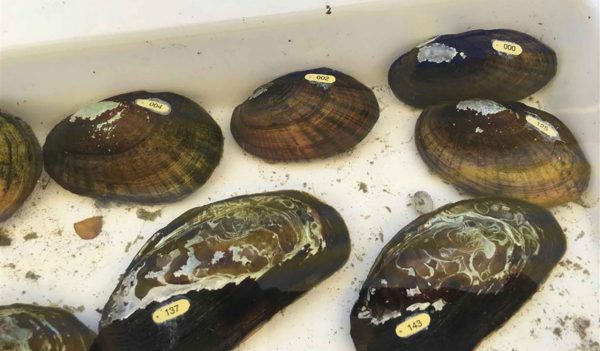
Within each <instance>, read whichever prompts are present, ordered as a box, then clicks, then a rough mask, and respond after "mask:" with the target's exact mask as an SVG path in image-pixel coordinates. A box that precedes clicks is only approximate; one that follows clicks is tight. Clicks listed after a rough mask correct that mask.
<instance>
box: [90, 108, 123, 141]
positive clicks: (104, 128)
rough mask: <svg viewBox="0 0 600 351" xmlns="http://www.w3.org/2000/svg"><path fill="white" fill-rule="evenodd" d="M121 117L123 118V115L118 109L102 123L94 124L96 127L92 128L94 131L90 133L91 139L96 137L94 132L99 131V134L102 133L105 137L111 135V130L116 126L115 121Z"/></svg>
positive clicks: (108, 137) (107, 137)
mask: <svg viewBox="0 0 600 351" xmlns="http://www.w3.org/2000/svg"><path fill="white" fill-rule="evenodd" d="M121 118H123V115H122V114H121V111H119V112H117V113H116V114H115V115H114V116H112V117H111V118H110V119H108V120H106V121H104V122H102V123H98V124H97V125H96V128H95V129H94V132H93V133H92V138H93V139H95V138H96V136H97V134H96V133H101V134H104V136H105V138H106V139H110V138H111V137H112V132H113V131H114V129H115V127H116V126H117V125H116V124H115V122H117V121H118V120H120V119H121Z"/></svg>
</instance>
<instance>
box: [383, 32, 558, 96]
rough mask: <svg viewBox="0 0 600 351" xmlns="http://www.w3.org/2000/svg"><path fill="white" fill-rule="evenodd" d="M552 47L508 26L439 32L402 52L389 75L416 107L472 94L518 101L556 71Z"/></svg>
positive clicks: (397, 91) (399, 92) (396, 90)
mask: <svg viewBox="0 0 600 351" xmlns="http://www.w3.org/2000/svg"><path fill="white" fill-rule="evenodd" d="M556 64H557V63H556V54H555V53H554V51H553V50H552V49H551V48H549V47H548V46H546V45H545V44H543V43H542V42H540V41H539V40H537V39H535V38H534V37H532V36H530V35H527V34H525V33H520V32H517V31H514V30H508V29H495V30H473V31H469V32H465V33H460V34H450V35H441V36H437V37H434V38H432V39H430V40H429V41H427V42H425V43H423V44H421V45H419V46H417V47H416V48H414V49H412V50H411V51H409V52H407V53H405V54H404V55H402V56H400V58H398V59H397V60H396V61H395V62H394V63H393V64H392V66H391V67H390V70H389V73H388V80H389V84H390V87H391V88H392V91H393V92H394V94H395V95H396V97H397V98H398V99H400V100H401V101H403V102H405V103H407V104H409V105H412V106H416V107H425V106H430V105H436V104H438V103H443V102H456V101H459V100H465V99H471V98H484V99H491V100H504V101H516V100H520V99H522V98H524V97H527V96H529V95H531V94H532V93H534V92H536V91H538V90H539V89H541V88H542V87H543V86H544V85H546V84H547V83H548V82H549V81H550V80H551V79H552V77H554V75H555V74H556Z"/></svg>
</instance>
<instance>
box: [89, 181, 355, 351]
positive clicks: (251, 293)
mask: <svg viewBox="0 0 600 351" xmlns="http://www.w3.org/2000/svg"><path fill="white" fill-rule="evenodd" d="M349 253H350V239H349V236H348V231H347V229H346V226H345V224H344V221H343V219H342V217H341V216H340V215H339V214H338V213H337V212H336V211H335V210H334V209H333V208H331V207H329V206H328V205H326V204H324V203H322V202H320V201H319V200H317V199H315V198H314V197H312V196H311V195H309V194H306V193H302V192H297V191H280V192H272V193H265V194H257V195H247V196H240V197H235V198H232V199H229V200H224V201H221V202H216V203H213V204H210V205H207V206H203V207H198V208H195V209H192V210H190V211H188V212H186V213H185V214H183V215H182V216H180V217H179V218H177V219H175V220H174V221H173V222H171V223H170V224H169V225H168V226H167V227H165V228H163V229H161V230H160V231H158V232H157V233H156V234H154V236H153V237H152V238H151V239H150V240H149V241H148V242H147V243H146V244H145V246H144V247H143V248H142V249H141V250H140V252H138V254H137V255H136V257H135V258H134V259H133V261H132V262H131V264H130V265H129V267H128V268H127V270H126V272H125V274H124V275H123V276H122V278H121V280H120V282H119V284H118V285H117V287H116V289H115V290H114V292H113V293H112V295H111V297H110V299H109V301H108V303H107V304H106V306H105V308H104V312H103V314H102V319H101V321H100V333H99V336H98V339H97V342H96V343H95V348H94V349H95V350H105V351H106V350H145V351H149V350H162V351H165V350H198V351H201V350H207V351H208V350H210V351H219V350H229V349H231V348H233V347H234V346H235V345H236V344H237V343H239V342H240V341H241V340H242V339H243V338H244V337H245V336H247V335H248V334H249V333H250V332H251V331H252V330H253V329H254V328H256V327H258V326H259V325H261V324H262V323H264V322H266V321H267V320H268V319H269V318H271V316H273V315H274V314H275V313H277V312H278V311H279V310H280V309H282V308H284V307H285V306H287V305H288V304H290V303H292V302H293V301H294V300H295V299H297V298H298V297H299V296H301V295H302V294H304V293H305V292H306V291H308V290H310V289H311V288H312V287H313V286H315V285H316V284H318V283H319V282H321V281H323V280H324V279H325V278H327V277H328V276H330V275H331V274H333V272H335V271H336V270H337V269H339V268H340V267H341V266H342V265H343V264H344V262H345V261H346V260H347V258H348V255H349Z"/></svg>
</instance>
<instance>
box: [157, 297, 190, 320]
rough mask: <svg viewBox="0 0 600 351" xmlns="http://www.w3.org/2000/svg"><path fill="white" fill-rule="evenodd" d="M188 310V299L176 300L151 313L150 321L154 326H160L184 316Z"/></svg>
mask: <svg viewBox="0 0 600 351" xmlns="http://www.w3.org/2000/svg"><path fill="white" fill-rule="evenodd" d="M189 309H190V301H189V300H188V299H181V300H177V301H174V302H171V303H170V304H168V305H164V306H162V307H159V308H157V309H156V310H155V311H154V313H152V320H153V321H154V323H156V324H161V323H164V322H166V321H170V320H171V319H174V318H177V317H179V316H181V315H183V314H185V313H186V312H187V311H188V310H189Z"/></svg>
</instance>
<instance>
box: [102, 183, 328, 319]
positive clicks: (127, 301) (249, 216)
mask: <svg viewBox="0 0 600 351" xmlns="http://www.w3.org/2000/svg"><path fill="white" fill-rule="evenodd" d="M273 203H277V204H279V205H282V206H284V207H286V208H287V209H288V210H292V211H293V212H292V213H296V211H297V210H300V209H302V210H303V211H305V212H306V213H307V214H308V215H310V216H311V217H312V218H313V219H314V221H313V222H311V223H310V225H307V224H304V223H303V224H302V225H301V228H299V229H301V232H296V233H295V234H297V235H298V237H297V240H298V241H297V242H296V243H295V245H294V247H293V249H292V250H291V251H288V252H283V251H282V252H280V253H279V254H278V259H277V261H275V262H272V264H267V265H265V266H264V267H262V268H261V269H260V270H258V271H255V272H252V271H244V272H240V273H238V274H230V273H223V272H220V273H211V274H208V275H206V274H205V273H207V271H206V270H203V269H199V268H197V267H198V265H197V264H198V262H199V261H198V260H197V259H196V258H195V255H194V254H193V250H189V251H188V255H187V256H188V261H187V262H186V264H185V265H184V266H183V267H180V268H179V271H181V273H179V276H182V275H183V274H184V273H185V274H187V273H188V272H193V273H194V275H192V276H188V278H190V279H191V280H192V282H191V283H189V284H170V283H168V282H166V281H163V280H164V276H165V275H166V273H167V272H168V271H169V265H168V264H167V265H165V266H164V267H162V269H161V270H159V271H153V272H147V273H145V274H144V276H143V277H144V278H145V279H148V278H155V279H158V280H159V282H160V283H161V284H164V285H162V286H157V287H153V288H152V289H150V290H149V291H148V292H147V294H146V295H145V296H143V297H142V298H141V299H140V298H138V297H137V296H136V295H135V287H136V286H137V284H138V274H139V272H140V271H141V270H142V268H144V267H145V265H144V263H145V262H146V261H145V260H139V261H137V263H136V264H135V265H134V266H133V268H131V270H130V271H129V272H128V273H127V274H126V275H125V276H124V278H123V280H122V281H121V282H120V284H119V285H118V286H117V290H115V293H113V295H112V296H111V298H110V300H109V303H108V306H107V308H108V310H109V312H108V314H107V315H106V316H105V317H103V318H102V320H101V321H100V325H101V327H105V326H106V325H108V324H110V323H112V322H113V321H115V320H120V319H125V318H127V317H128V316H130V315H131V314H133V313H134V312H135V311H137V310H139V309H143V308H145V307H147V306H148V305H150V304H151V303H153V302H158V303H161V302H164V301H166V300H168V299H170V298H171V297H173V296H176V295H181V294H185V293H187V292H189V291H200V290H218V289H221V288H223V287H224V286H225V285H227V284H236V285H237V284H239V283H241V282H242V281H243V280H245V279H253V280H257V279H258V278H260V277H261V276H262V275H264V274H265V273H267V272H268V271H269V270H270V269H271V268H272V267H273V266H274V265H280V264H282V263H283V262H285V261H288V260H291V259H293V258H294V257H296V256H297V254H298V253H300V252H302V251H304V252H308V255H309V256H313V255H315V254H317V253H318V252H319V251H320V250H322V249H324V248H325V247H326V243H325V241H324V238H323V233H322V227H321V223H320V221H319V219H318V217H317V215H316V214H315V213H314V210H313V209H312V208H311V207H310V206H309V205H306V204H304V203H303V202H301V201H299V200H296V199H294V198H291V197H287V196H281V195H279V196H272V195H262V196H253V197H249V198H241V199H236V200H233V201H225V202H221V203H216V204H212V205H209V206H207V207H205V208H204V210H203V211H202V212H199V213H198V214H197V215H195V216H194V217H193V218H192V219H190V220H189V221H188V222H187V223H185V224H184V225H182V226H180V227H178V228H177V229H175V230H174V231H173V232H171V233H170V234H169V235H164V236H163V233H162V232H161V231H159V232H157V233H156V234H154V235H153V236H152V237H151V238H150V240H148V242H147V243H146V244H145V245H144V247H143V248H142V249H141V250H140V252H142V251H146V250H147V246H148V245H150V243H152V244H151V246H152V249H151V251H150V252H147V253H146V255H145V256H146V257H147V256H150V255H152V254H153V251H158V250H159V249H160V248H162V247H164V246H167V245H169V244H171V243H172V242H173V241H176V240H177V239H179V238H180V236H181V235H184V234H185V233H189V232H190V231H191V230H193V229H194V228H201V227H202V225H203V224H206V226H208V227H209V228H212V229H219V227H220V226H222V225H223V223H222V221H221V219H223V218H225V217H227V216H229V218H230V219H231V217H234V218H238V217H242V218H243V219H244V223H243V224H240V225H241V226H242V227H243V228H241V229H240V228H235V224H231V225H232V226H234V229H233V230H234V232H233V233H232V232H229V231H227V230H225V231H226V234H227V235H234V234H235V235H237V237H246V236H247V235H249V234H251V233H252V232H253V230H257V229H260V228H262V229H263V230H264V229H266V228H265V227H264V225H265V223H267V224H271V223H269V221H268V219H269V218H265V216H264V212H261V213H257V212H256V211H253V209H258V208H261V209H263V210H264V209H267V210H268V211H269V212H268V213H270V214H272V215H273V217H274V218H277V217H280V218H284V217H285V218H288V217H289V216H290V213H287V212H282V210H280V209H276V208H275V207H273ZM236 216H237V217H236ZM233 222H234V221H232V223H233ZM255 227H256V228H255ZM248 228H250V229H248ZM200 230H201V229H200ZM240 230H241V231H244V230H245V231H244V232H240ZM157 236H162V237H161V238H160V240H158V241H157V242H154V241H155V240H154V238H155V237H157ZM210 237H211V238H213V239H214V238H215V236H210ZM219 238H220V237H219ZM219 238H217V239H219ZM221 239H222V238H221ZM230 239H231V238H230ZM204 240H205V238H204V237H203V236H201V235H196V236H194V237H192V238H188V240H187V241H186V243H185V245H186V247H187V248H191V247H192V245H197V244H200V243H202V242H203V241H204ZM219 240H220V239H219ZM223 240H224V239H223ZM244 248H245V249H249V248H252V249H254V251H255V252H258V253H259V254H261V255H268V253H266V252H261V251H260V250H259V249H257V248H255V247H254V246H253V245H252V244H248V245H244V247H243V248H242V247H239V246H231V247H229V248H228V249H227V251H229V252H231V253H233V258H232V260H233V261H234V262H240V263H243V264H246V263H251V261H250V260H249V259H248V258H246V257H244V256H242V255H241V252H242V250H243V249H244ZM279 249H281V247H279ZM178 250H179V249H177V250H175V251H177V252H178ZM175 251H172V252H175ZM177 252H176V253H175V255H178V253H177ZM221 252H222V253H223V254H224V252H223V251H221ZM215 255H216V253H215ZM170 257H171V259H173V258H174V257H173V256H170ZM263 257H264V256H263ZM214 258H215V256H213V259H214ZM136 259H137V256H136V258H134V260H136ZM171 262H172V261H171Z"/></svg>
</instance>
